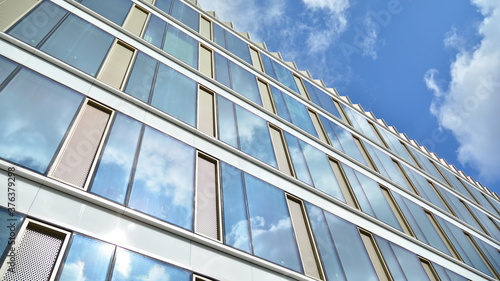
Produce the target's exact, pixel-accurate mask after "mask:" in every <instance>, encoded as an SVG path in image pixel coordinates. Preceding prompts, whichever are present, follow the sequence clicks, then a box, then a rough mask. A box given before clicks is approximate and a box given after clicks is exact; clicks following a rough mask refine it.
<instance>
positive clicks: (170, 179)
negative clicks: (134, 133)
mask: <svg viewBox="0 0 500 281" xmlns="http://www.w3.org/2000/svg"><path fill="white" fill-rule="evenodd" d="M194 167H195V150H194V149H193V148H192V147H190V146H188V145H186V144H184V143H182V142H180V141H178V140H176V139H174V138H172V137H170V136H167V135H165V134H163V133H161V132H159V131H156V130H154V129H152V128H150V127H147V128H146V130H145V132H144V137H143V139H142V144H141V148H140V154H139V159H138V162H137V167H136V171H135V176H134V182H133V185H132V192H131V194H130V201H129V207H132V208H134V209H137V210H139V211H142V212H145V213H147V214H150V215H152V216H155V217H157V218H160V219H162V220H165V221H167V222H170V223H173V224H176V225H178V226H181V227H184V228H186V229H189V230H192V229H193V209H194V205H193V204H194V172H195V168H194Z"/></svg>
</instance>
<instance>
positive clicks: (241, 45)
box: [225, 31, 252, 64]
mask: <svg viewBox="0 0 500 281" xmlns="http://www.w3.org/2000/svg"><path fill="white" fill-rule="evenodd" d="M225 33H226V46H227V50H228V51H230V52H231V53H233V54H235V55H237V56H238V57H239V58H241V59H243V60H244V61H246V62H248V63H249V64H252V58H251V57H250V49H248V44H247V43H245V41H243V40H241V39H240V38H238V37H236V36H235V35H234V34H232V33H231V32H229V31H225Z"/></svg>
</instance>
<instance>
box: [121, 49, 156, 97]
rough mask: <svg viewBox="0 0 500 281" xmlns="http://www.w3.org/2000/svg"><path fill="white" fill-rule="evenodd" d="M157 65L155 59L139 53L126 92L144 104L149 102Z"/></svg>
mask: <svg viewBox="0 0 500 281" xmlns="http://www.w3.org/2000/svg"><path fill="white" fill-rule="evenodd" d="M157 64H158V63H157V61H156V60H155V59H153V58H151V57H150V56H148V55H146V54H144V53H143V52H139V53H138V54H137V57H136V59H135V62H134V66H133V67H132V71H131V73H130V76H129V78H128V82H127V86H126V87H125V92H126V93H127V94H130V95H131V96H134V97H136V98H138V99H139V100H141V101H143V102H149V95H150V93H151V87H152V84H153V77H154V76H155V72H156V66H157Z"/></svg>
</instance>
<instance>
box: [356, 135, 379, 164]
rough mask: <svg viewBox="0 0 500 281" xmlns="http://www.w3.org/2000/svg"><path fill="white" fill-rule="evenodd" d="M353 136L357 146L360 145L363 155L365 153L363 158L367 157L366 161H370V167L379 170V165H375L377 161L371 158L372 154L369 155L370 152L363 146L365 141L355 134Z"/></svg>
mask: <svg viewBox="0 0 500 281" xmlns="http://www.w3.org/2000/svg"><path fill="white" fill-rule="evenodd" d="M352 137H353V139H354V142H355V143H356V146H357V147H358V149H359V151H360V152H361V155H363V158H365V162H366V163H368V166H369V167H370V168H372V170H374V171H378V170H377V167H376V166H375V163H373V160H372V159H371V158H370V156H368V152H366V148H365V147H364V146H363V143H362V142H361V140H360V139H359V138H358V137H356V136H354V135H353V136H352Z"/></svg>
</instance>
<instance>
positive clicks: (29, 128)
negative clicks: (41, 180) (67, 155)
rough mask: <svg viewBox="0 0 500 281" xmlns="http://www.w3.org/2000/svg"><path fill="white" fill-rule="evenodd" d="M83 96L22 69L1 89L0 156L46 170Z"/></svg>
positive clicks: (34, 168)
mask: <svg viewBox="0 0 500 281" xmlns="http://www.w3.org/2000/svg"><path fill="white" fill-rule="evenodd" d="M82 99H83V96H82V95H80V94H78V93H76V92H75V91H73V90H71V89H69V88H66V87H65V86H62V85H60V84H58V83H56V82H54V81H52V80H50V79H48V78H46V77H43V76H41V75H40V74H37V73H35V72H33V71H31V70H28V69H21V71H19V72H18V74H17V75H16V76H15V77H14V78H13V79H12V80H11V81H10V82H9V83H8V84H7V85H6V86H5V88H4V89H3V90H2V91H1V92H0V157H2V158H3V159H6V160H8V161H12V162H14V163H17V164H19V165H22V166H25V167H27V168H29V169H32V170H35V171H37V172H40V173H45V171H46V170H47V168H48V165H49V164H50V162H51V160H52V157H53V156H54V154H55V152H56V150H57V148H58V147H59V144H60V143H61V141H62V139H63V137H64V135H65V133H66V131H67V130H68V127H69V125H70V124H71V121H72V120H73V118H74V116H75V114H76V111H77V110H78V108H79V106H80V104H81V102H82Z"/></svg>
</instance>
